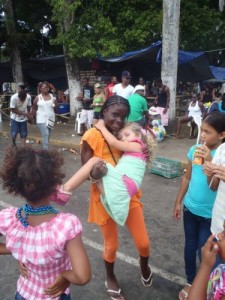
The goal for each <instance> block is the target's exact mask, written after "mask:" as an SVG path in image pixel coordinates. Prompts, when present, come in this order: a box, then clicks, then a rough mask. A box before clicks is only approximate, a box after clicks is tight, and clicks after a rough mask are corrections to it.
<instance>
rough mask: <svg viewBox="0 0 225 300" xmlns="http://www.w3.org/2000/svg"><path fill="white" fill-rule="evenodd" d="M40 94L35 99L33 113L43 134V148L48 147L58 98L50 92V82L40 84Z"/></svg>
mask: <svg viewBox="0 0 225 300" xmlns="http://www.w3.org/2000/svg"><path fill="white" fill-rule="evenodd" d="M39 91H40V94H39V95H37V96H36V97H35V99H34V103H33V107H32V114H33V116H36V123H37V127H38V128H39V130H40V133H41V136H42V148H43V149H48V143H49V138H50V134H51V130H52V128H53V126H54V122H55V107H56V98H55V97H54V96H53V95H52V94H50V93H49V84H48V83H47V82H42V83H40V84H39Z"/></svg>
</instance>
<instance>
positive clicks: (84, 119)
mask: <svg viewBox="0 0 225 300" xmlns="http://www.w3.org/2000/svg"><path fill="white" fill-rule="evenodd" d="M82 83H83V91H82V93H81V94H80V95H79V96H78V97H77V100H79V101H82V104H83V108H82V110H81V116H80V123H81V131H82V134H84V132H85V131H86V130H87V129H89V128H91V126H92V121H93V107H92V106H91V104H92V102H93V96H94V88H93V87H92V86H90V85H89V79H88V78H87V77H84V78H83V80H82Z"/></svg>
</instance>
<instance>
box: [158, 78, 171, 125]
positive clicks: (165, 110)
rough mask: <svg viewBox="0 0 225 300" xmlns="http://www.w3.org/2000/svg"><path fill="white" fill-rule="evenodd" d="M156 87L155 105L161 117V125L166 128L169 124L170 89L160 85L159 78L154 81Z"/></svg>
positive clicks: (160, 80)
mask: <svg viewBox="0 0 225 300" xmlns="http://www.w3.org/2000/svg"><path fill="white" fill-rule="evenodd" d="M156 86H157V96H156V99H155V105H156V106H157V111H158V112H159V113H160V115H161V122H162V125H163V126H164V127H165V128H167V126H168V122H169V103H170V89H169V88H168V86H166V85H164V84H163V83H162V79H161V78H159V79H157V80H156Z"/></svg>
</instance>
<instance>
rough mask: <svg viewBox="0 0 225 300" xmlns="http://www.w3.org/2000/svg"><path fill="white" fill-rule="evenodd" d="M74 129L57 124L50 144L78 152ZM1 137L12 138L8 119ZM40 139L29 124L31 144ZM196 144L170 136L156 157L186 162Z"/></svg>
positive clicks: (0, 129)
mask: <svg viewBox="0 0 225 300" xmlns="http://www.w3.org/2000/svg"><path fill="white" fill-rule="evenodd" d="M74 128H75V126H74V121H69V122H67V123H65V122H57V123H56V125H55V127H54V129H53V130H52V133H51V138H50V144H52V145H57V146H59V147H61V148H67V149H70V148H74V149H77V150H78V149H79V143H80V136H79V135H77V134H76V132H75V130H74ZM184 134H185V128H184ZM0 135H2V136H4V137H8V138H10V126H9V120H8V119H3V122H2V123H0ZM186 136H187V133H186ZM40 139H41V137H40V133H39V130H38V128H37V126H36V125H30V124H28V137H27V140H28V141H29V142H30V143H36V142H37V141H40ZM194 143H195V140H189V139H187V138H182V139H179V140H177V139H176V138H174V137H172V136H168V137H167V138H166V139H165V140H164V141H163V142H161V143H159V146H158V149H157V151H156V155H157V156H162V157H165V158H169V159H174V160H178V161H182V162H186V154H187V150H188V149H189V147H190V146H191V145H193V144H194Z"/></svg>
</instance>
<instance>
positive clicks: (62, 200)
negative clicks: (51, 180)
mask: <svg viewBox="0 0 225 300" xmlns="http://www.w3.org/2000/svg"><path fill="white" fill-rule="evenodd" d="M71 195H72V193H70V192H65V191H63V186H62V185H61V186H57V187H56V191H55V192H54V193H53V194H52V195H51V196H50V197H49V198H50V200H51V201H53V202H55V203H57V204H59V205H65V204H66V203H67V202H68V201H69V199H70V196H71Z"/></svg>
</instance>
